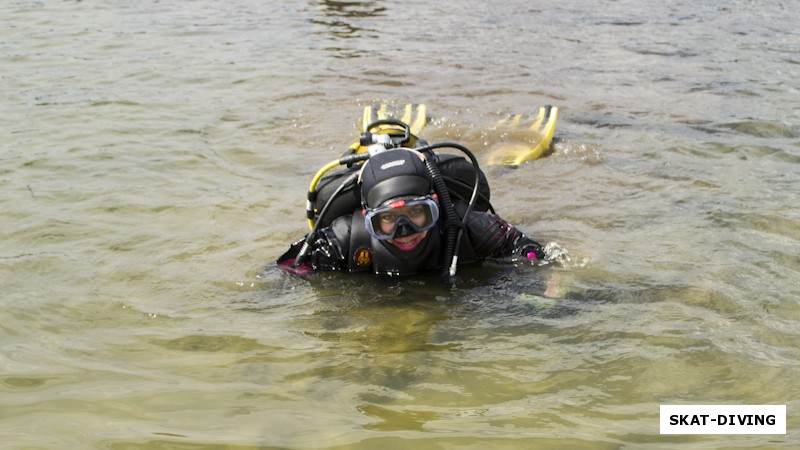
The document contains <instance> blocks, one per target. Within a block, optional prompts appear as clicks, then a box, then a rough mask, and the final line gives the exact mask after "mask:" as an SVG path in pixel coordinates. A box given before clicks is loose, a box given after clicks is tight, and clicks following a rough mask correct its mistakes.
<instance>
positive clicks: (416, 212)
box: [408, 206, 425, 217]
mask: <svg viewBox="0 0 800 450" xmlns="http://www.w3.org/2000/svg"><path fill="white" fill-rule="evenodd" d="M408 214H409V215H410V216H411V217H419V216H421V215H423V214H425V209H424V208H423V207H422V206H415V207H413V208H411V211H409V212H408Z"/></svg>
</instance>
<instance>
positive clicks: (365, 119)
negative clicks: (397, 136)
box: [350, 103, 428, 153]
mask: <svg viewBox="0 0 800 450" xmlns="http://www.w3.org/2000/svg"><path fill="white" fill-rule="evenodd" d="M386 119H397V120H399V121H401V122H403V123H406V124H408V126H409V127H410V131H411V135H412V138H411V142H410V144H409V145H412V144H413V143H414V142H415V141H416V140H417V137H418V136H419V134H420V133H421V132H422V130H423V129H425V126H426V125H427V124H428V107H427V106H426V105H425V104H424V103H419V104H416V103H408V104H406V105H404V106H403V107H402V108H398V107H393V106H390V105H387V104H385V103H381V104H376V105H369V106H365V107H364V113H363V114H362V116H361V124H360V127H359V129H360V130H361V132H362V133H365V132H370V133H381V132H383V133H391V132H393V131H396V130H397V128H398V127H397V126H392V125H379V126H377V127H375V128H373V129H371V130H368V129H367V128H368V127H369V124H371V123H373V122H375V121H378V120H386ZM350 150H352V151H354V152H356V153H361V152H364V151H366V148H364V147H363V146H361V144H359V143H358V142H356V143H355V144H353V145H351V146H350Z"/></svg>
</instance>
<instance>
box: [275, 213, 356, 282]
mask: <svg viewBox="0 0 800 450" xmlns="http://www.w3.org/2000/svg"><path fill="white" fill-rule="evenodd" d="M351 220H352V219H351V216H350V215H347V216H343V217H339V218H337V219H336V220H334V221H333V223H332V224H331V226H330V227H326V228H323V229H321V230H319V231H318V232H317V237H316V238H315V239H314V240H312V241H311V244H310V245H309V249H308V252H307V253H306V257H305V258H304V260H303V262H302V263H301V264H300V265H298V266H297V267H295V265H294V262H295V259H296V258H297V255H298V253H300V249H301V248H302V247H303V243H304V242H305V240H306V238H305V237H304V238H302V239H300V240H298V241H297V242H295V243H293V244H292V245H291V247H289V250H288V251H287V252H286V253H284V254H283V255H282V256H281V257H280V258H278V261H277V263H278V266H279V267H281V268H283V269H286V270H288V271H290V272H294V273H298V274H306V273H309V272H311V271H329V270H347V258H346V257H345V256H343V255H347V248H348V246H349V244H350V221H351Z"/></svg>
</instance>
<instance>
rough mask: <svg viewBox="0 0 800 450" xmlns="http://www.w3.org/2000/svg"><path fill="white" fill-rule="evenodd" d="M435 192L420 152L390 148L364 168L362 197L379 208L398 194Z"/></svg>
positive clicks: (367, 204)
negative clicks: (432, 190) (432, 189)
mask: <svg viewBox="0 0 800 450" xmlns="http://www.w3.org/2000/svg"><path fill="white" fill-rule="evenodd" d="M430 193H431V175H430V172H428V168H427V167H426V166H425V162H424V161H423V160H422V158H420V155H419V154H418V153H417V152H414V151H411V150H407V149H395V150H387V151H385V152H381V153H378V154H376V155H374V156H372V157H371V158H370V159H369V161H367V162H366V164H364V169H363V171H362V172H361V198H362V199H363V200H366V206H367V207H369V208H375V207H377V206H380V205H381V204H383V203H384V202H386V201H387V200H391V199H393V198H397V197H403V196H409V195H415V196H422V195H428V194H430Z"/></svg>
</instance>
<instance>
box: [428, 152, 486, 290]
mask: <svg viewBox="0 0 800 450" xmlns="http://www.w3.org/2000/svg"><path fill="white" fill-rule="evenodd" d="M444 147H446V148H454V149H456V150H460V151H461V152H463V153H464V154H465V155H467V157H469V159H470V162H471V163H472V167H473V168H474V170H475V183H474V187H473V188H472V196H471V197H470V199H469V204H468V205H467V210H466V212H465V213H464V217H463V218H462V219H461V222H460V223H459V222H458V215H457V214H456V209H455V206H453V200H452V199H451V198H450V192H449V191H448V190H447V185H446V184H445V182H444V178H442V174H441V173H440V172H439V167H438V166H437V165H436V161H435V158H436V157H435V155H434V153H433V151H432V150H434V149H437V148H444ZM416 150H417V151H419V152H422V153H424V154H425V155H426V158H425V165H426V166H428V171H430V173H431V178H432V179H433V189H434V192H436V195H438V196H439V198H440V199H442V206H443V208H444V212H445V222H444V227H445V230H447V233H446V235H445V247H444V259H443V261H444V267H443V268H442V272H443V274H445V275H447V274H449V275H450V276H451V277H452V276H455V274H456V268H457V266H458V249H459V248H460V247H461V239H462V238H463V236H464V229H465V228H466V224H467V217H469V214H470V213H471V212H472V210H473V208H474V207H475V203H476V202H477V199H478V189H479V187H480V181H481V171H480V168H479V166H478V160H477V159H476V158H475V155H474V154H473V153H472V152H471V151H470V150H469V149H468V148H467V147H464V146H463V145H461V144H456V143H454V142H439V143H436V144H431V145H428V146H425V147H420V148H418V149H416Z"/></svg>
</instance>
